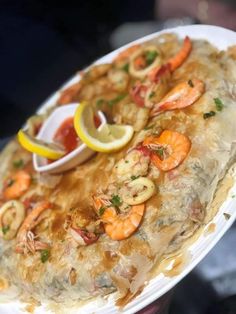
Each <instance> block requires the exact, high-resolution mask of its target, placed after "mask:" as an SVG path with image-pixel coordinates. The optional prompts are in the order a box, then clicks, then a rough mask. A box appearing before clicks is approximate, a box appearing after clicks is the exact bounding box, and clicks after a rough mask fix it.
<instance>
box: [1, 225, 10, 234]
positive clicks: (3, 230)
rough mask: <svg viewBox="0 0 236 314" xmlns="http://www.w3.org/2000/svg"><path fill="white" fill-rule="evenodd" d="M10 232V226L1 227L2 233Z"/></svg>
mask: <svg viewBox="0 0 236 314" xmlns="http://www.w3.org/2000/svg"><path fill="white" fill-rule="evenodd" d="M9 230H10V226H2V233H3V234H6V233H7V232H8V231H9Z"/></svg>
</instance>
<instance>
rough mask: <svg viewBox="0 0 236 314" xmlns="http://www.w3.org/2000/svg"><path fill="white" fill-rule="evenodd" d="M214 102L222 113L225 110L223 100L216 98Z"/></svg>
mask: <svg viewBox="0 0 236 314" xmlns="http://www.w3.org/2000/svg"><path fill="white" fill-rule="evenodd" d="M214 102H215V105H216V110H217V111H222V109H223V108H224V104H223V102H222V100H221V99H220V98H214Z"/></svg>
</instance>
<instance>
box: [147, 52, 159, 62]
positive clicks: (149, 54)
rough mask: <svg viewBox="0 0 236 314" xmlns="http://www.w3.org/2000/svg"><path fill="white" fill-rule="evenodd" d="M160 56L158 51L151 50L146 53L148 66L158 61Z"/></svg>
mask: <svg viewBox="0 0 236 314" xmlns="http://www.w3.org/2000/svg"><path fill="white" fill-rule="evenodd" d="M157 56H158V53H157V51H155V50H149V51H146V52H145V60H146V64H147V65H150V64H152V63H153V61H154V60H155V59H156V57H157Z"/></svg>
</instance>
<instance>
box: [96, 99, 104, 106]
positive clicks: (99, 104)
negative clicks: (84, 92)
mask: <svg viewBox="0 0 236 314" xmlns="http://www.w3.org/2000/svg"><path fill="white" fill-rule="evenodd" d="M103 104H104V100H103V99H98V100H97V101H96V106H97V107H100V106H102V105H103Z"/></svg>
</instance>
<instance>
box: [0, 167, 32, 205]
mask: <svg viewBox="0 0 236 314" xmlns="http://www.w3.org/2000/svg"><path fill="white" fill-rule="evenodd" d="M30 181H31V177H30V175H29V173H28V172H26V171H25V170H20V171H18V172H16V173H15V174H14V175H12V176H11V177H9V178H8V179H7V181H6V183H5V188H4V190H3V196H4V198H5V199H6V200H11V199H15V198H19V197H21V196H22V195H23V194H24V193H25V192H26V191H27V190H28V188H29V186H30Z"/></svg>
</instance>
